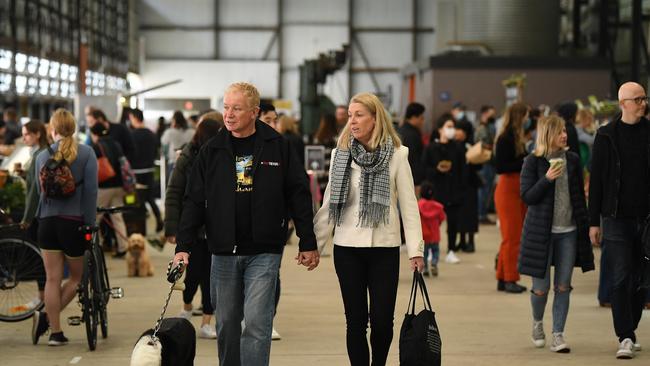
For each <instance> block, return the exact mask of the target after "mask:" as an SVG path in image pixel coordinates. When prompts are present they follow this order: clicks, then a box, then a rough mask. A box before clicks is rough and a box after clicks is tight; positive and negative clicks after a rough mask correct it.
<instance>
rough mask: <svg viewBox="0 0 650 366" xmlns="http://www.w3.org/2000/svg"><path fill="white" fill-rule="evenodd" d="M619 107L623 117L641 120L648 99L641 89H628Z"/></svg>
mask: <svg viewBox="0 0 650 366" xmlns="http://www.w3.org/2000/svg"><path fill="white" fill-rule="evenodd" d="M619 105H620V107H621V110H622V112H623V115H624V116H625V117H628V118H641V117H643V116H644V115H645V110H646V106H647V105H648V99H647V97H646V94H645V91H644V90H643V88H630V89H629V90H627V91H626V93H625V95H624V98H623V99H621V100H620V101H619Z"/></svg>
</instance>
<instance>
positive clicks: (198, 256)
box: [183, 239, 214, 315]
mask: <svg viewBox="0 0 650 366" xmlns="http://www.w3.org/2000/svg"><path fill="white" fill-rule="evenodd" d="M210 266H212V254H211V253H210V252H209V251H208V243H207V241H206V240H205V239H202V240H197V241H196V244H195V245H193V246H192V256H191V260H190V264H189V265H188V266H187V275H186V276H185V290H183V302H184V303H185V304H191V303H192V299H194V295H195V294H196V290H197V289H198V287H199V285H200V286H201V305H203V314H206V315H212V314H214V308H213V307H212V298H211V297H210Z"/></svg>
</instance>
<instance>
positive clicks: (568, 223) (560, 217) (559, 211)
mask: <svg viewBox="0 0 650 366" xmlns="http://www.w3.org/2000/svg"><path fill="white" fill-rule="evenodd" d="M549 158H551V159H552V158H560V159H562V160H564V171H563V172H562V175H560V176H559V177H557V179H555V205H554V206H553V226H552V232H554V233H563V232H568V231H573V230H575V225H576V224H575V221H574V220H573V207H572V206H571V196H570V194H569V174H568V173H567V161H566V152H565V151H561V152H558V153H555V154H552V156H550V157H549Z"/></svg>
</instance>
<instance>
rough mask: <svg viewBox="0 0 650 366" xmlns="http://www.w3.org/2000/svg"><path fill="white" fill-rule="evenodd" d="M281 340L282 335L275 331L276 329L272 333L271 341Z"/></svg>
mask: <svg viewBox="0 0 650 366" xmlns="http://www.w3.org/2000/svg"><path fill="white" fill-rule="evenodd" d="M280 339H282V337H281V336H280V333H278V331H277V330H275V327H274V328H273V332H272V333H271V340H273V341H279V340H280Z"/></svg>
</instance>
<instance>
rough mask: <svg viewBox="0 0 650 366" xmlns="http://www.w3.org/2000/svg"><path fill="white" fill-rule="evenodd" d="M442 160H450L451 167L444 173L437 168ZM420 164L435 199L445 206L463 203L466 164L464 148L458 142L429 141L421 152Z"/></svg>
mask: <svg viewBox="0 0 650 366" xmlns="http://www.w3.org/2000/svg"><path fill="white" fill-rule="evenodd" d="M442 160H449V161H451V169H450V170H449V171H448V172H446V173H442V172H440V171H439V170H438V168H437V167H438V163H439V162H440V161H442ZM422 166H423V167H424V177H425V179H426V180H428V181H429V182H431V183H432V184H433V192H434V194H433V198H434V199H435V200H436V201H438V202H440V203H442V204H443V205H444V206H445V207H449V206H457V205H461V204H462V203H463V198H464V197H463V194H464V192H465V177H466V176H465V169H466V164H465V153H464V149H463V146H462V145H461V144H460V143H459V142H456V141H449V142H448V143H446V144H441V143H439V142H438V141H433V142H431V143H430V144H429V146H427V148H426V149H425V150H424V153H423V154H422Z"/></svg>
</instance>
